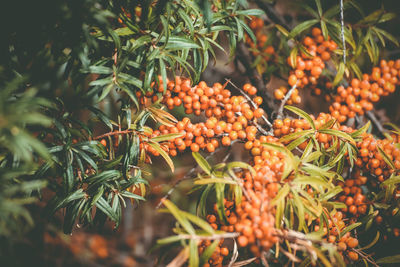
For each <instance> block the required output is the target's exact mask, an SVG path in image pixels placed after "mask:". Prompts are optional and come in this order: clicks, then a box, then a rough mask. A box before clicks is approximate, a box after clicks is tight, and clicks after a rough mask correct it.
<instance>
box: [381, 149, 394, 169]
mask: <svg viewBox="0 0 400 267" xmlns="http://www.w3.org/2000/svg"><path fill="white" fill-rule="evenodd" d="M377 148H378V151H379V154H381V156H382V157H383V160H384V161H385V162H386V164H387V165H389V167H390V168H392V169H393V170H396V167H395V166H394V163H393V161H392V160H391V159H390V158H389V156H388V155H387V154H386V152H385V151H384V150H383V149H382V148H381V147H380V146H377Z"/></svg>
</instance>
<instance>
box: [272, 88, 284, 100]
mask: <svg viewBox="0 0 400 267" xmlns="http://www.w3.org/2000/svg"><path fill="white" fill-rule="evenodd" d="M274 97H275V99H277V100H282V99H283V97H284V94H283V92H282V90H281V89H276V90H275V91H274Z"/></svg>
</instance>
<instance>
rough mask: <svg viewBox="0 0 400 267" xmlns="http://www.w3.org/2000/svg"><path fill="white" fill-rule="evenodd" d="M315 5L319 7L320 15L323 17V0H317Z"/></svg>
mask: <svg viewBox="0 0 400 267" xmlns="http://www.w3.org/2000/svg"><path fill="white" fill-rule="evenodd" d="M315 5H316V6H317V10H318V15H319V16H320V17H322V6H321V0H315Z"/></svg>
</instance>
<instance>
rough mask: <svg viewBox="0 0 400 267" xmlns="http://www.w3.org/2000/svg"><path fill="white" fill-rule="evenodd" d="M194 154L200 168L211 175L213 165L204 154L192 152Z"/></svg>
mask: <svg viewBox="0 0 400 267" xmlns="http://www.w3.org/2000/svg"><path fill="white" fill-rule="evenodd" d="M192 156H193V158H194V159H195V160H196V162H197V164H198V165H199V166H200V168H201V169H202V170H203V171H204V172H205V173H207V174H208V175H211V166H210V164H209V163H208V162H207V160H206V159H205V158H203V156H202V155H201V154H200V153H199V152H192Z"/></svg>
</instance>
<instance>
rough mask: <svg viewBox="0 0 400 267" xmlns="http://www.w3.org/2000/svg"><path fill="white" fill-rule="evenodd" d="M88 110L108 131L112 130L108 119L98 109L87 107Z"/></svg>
mask: <svg viewBox="0 0 400 267" xmlns="http://www.w3.org/2000/svg"><path fill="white" fill-rule="evenodd" d="M88 109H89V110H90V111H92V112H93V113H94V114H95V115H96V116H97V117H98V118H99V119H100V120H101V121H102V122H103V123H104V124H105V125H106V126H107V127H108V128H109V129H110V130H113V126H112V123H111V121H110V119H109V118H108V117H107V116H106V115H105V114H104V113H103V112H102V111H101V110H99V109H97V108H95V107H91V106H89V107H88Z"/></svg>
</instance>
